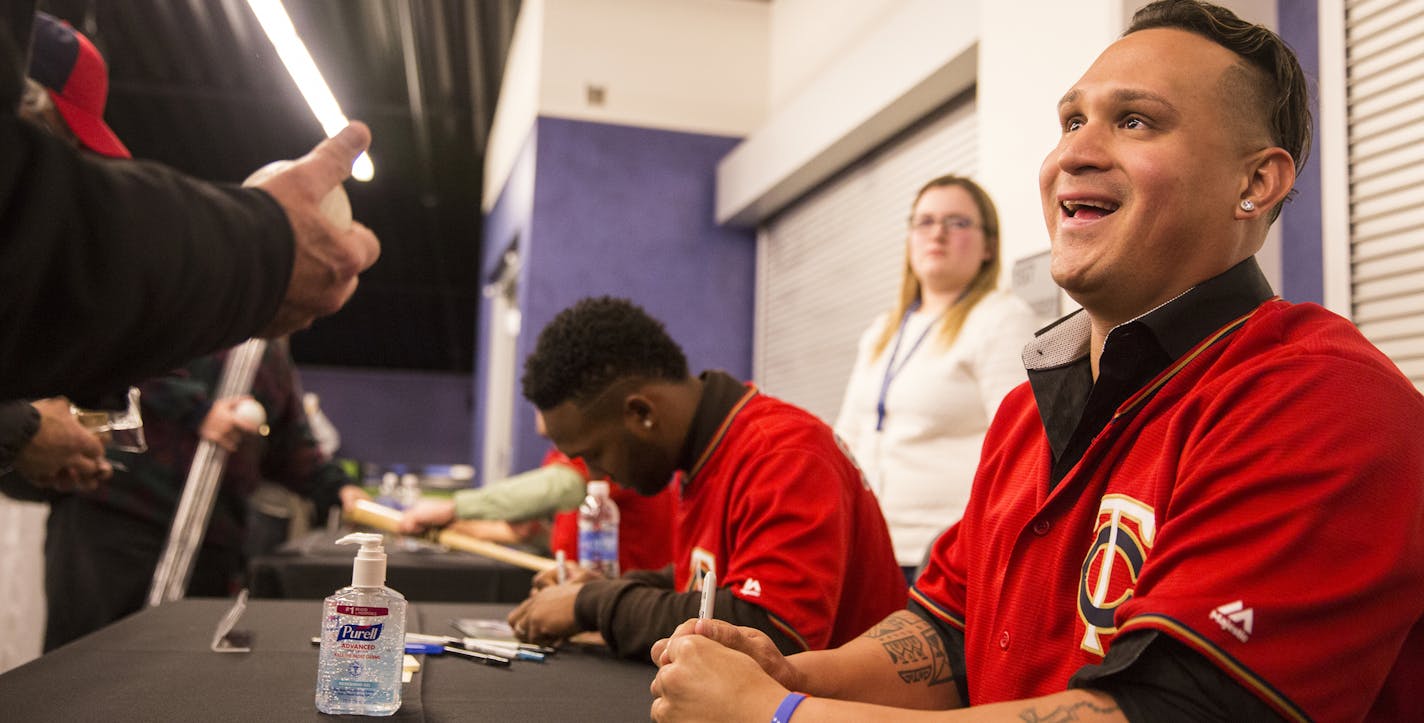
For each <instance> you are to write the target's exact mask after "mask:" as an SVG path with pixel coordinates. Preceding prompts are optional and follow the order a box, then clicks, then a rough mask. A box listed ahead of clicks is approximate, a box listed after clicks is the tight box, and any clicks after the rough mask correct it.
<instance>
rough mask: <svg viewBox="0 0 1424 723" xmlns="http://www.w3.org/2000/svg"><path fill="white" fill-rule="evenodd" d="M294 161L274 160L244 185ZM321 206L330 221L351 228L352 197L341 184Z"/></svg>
mask: <svg viewBox="0 0 1424 723" xmlns="http://www.w3.org/2000/svg"><path fill="white" fill-rule="evenodd" d="M292 163H293V161H287V160H282V161H272V162H271V163H268V164H267V165H265V166H263V167H261V168H259V169H257V170H256V171H255V172H253V174H252V175H250V176H248V177H247V180H245V181H243V182H242V185H244V186H255V185H257V184H259V183H261V182H262V181H264V180H266V179H268V178H270V177H272V176H273V175H275V174H277V173H280V172H281V171H282V169H284V168H286V167H287V166H290V165H292ZM320 208H321V212H322V214H323V215H324V216H326V218H327V220H328V221H331V223H332V225H334V226H336V227H337V228H339V229H341V230H342V231H345V230H346V229H348V228H351V199H349V198H347V197H346V189H345V188H343V187H342V186H341V184H339V183H338V184H336V187H335V188H333V189H331V192H330V193H328V194H326V196H325V197H324V198H322V199H321V206H320Z"/></svg>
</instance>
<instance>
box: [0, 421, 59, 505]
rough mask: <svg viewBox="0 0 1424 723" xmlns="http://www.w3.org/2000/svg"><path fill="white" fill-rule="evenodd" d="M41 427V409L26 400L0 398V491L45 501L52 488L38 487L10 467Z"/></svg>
mask: <svg viewBox="0 0 1424 723" xmlns="http://www.w3.org/2000/svg"><path fill="white" fill-rule="evenodd" d="M39 428H40V413H39V411H38V410H36V409H35V408H34V406H33V405H31V404H30V403H29V402H27V401H25V400H23V399H16V400H14V401H9V402H0V494H3V495H5V496H6V497H9V498H10V499H13V500H19V501H21V502H48V501H49V500H50V499H52V498H53V497H54V496H55V494H54V492H52V491H50V490H47V489H41V488H40V487H37V486H35V485H33V484H30V481H29V480H27V479H25V477H24V475H21V474H20V473H19V472H15V471H13V469H12V468H13V467H14V465H15V458H16V457H18V456H19V454H20V450H22V449H24V447H25V445H26V444H29V442H30V439H32V438H33V437H34V436H35V432H37V431H39Z"/></svg>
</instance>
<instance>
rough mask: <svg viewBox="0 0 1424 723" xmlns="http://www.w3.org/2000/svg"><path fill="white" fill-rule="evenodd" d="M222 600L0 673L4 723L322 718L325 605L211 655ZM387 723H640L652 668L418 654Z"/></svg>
mask: <svg viewBox="0 0 1424 723" xmlns="http://www.w3.org/2000/svg"><path fill="white" fill-rule="evenodd" d="M230 605H231V601H230V600H214V599H202V598H193V599H187V600H180V601H178V602H174V603H168V604H165V605H163V606H160V607H157V608H151V609H148V610H145V611H143V612H141V613H138V614H136V615H134V616H131V617H129V618H126V619H124V620H121V621H119V622H118V623H116V624H114V625H111V626H109V627H107V628H104V629H103V630H100V631H98V632H96V633H94V634H92V635H89V636H87V637H84V638H81V639H79V640H77V641H75V642H73V643H71V644H69V645H66V646H64V647H62V648H59V649H58V650H55V651H53V652H51V653H49V654H47V655H45V656H43V657H41V658H38V659H36V660H34V661H31V662H30V663H28V664H26V665H23V666H21V667H19V668H15V669H14V670H11V671H9V672H7V673H5V674H3V675H0V719H3V720H6V721H91V720H92V721H199V720H201V721H259V720H261V721H323V720H333V719H343V720H345V719H349V720H370V719H368V718H361V717H358V716H328V715H324V714H322V713H319V712H317V710H316V705H315V692H316V665H317V648H316V647H315V646H313V645H311V643H310V639H311V637H312V636H314V635H317V634H319V633H320V625H321V603H320V602H319V601H312V600H300V601H298V600H253V601H251V602H249V603H248V608H247V612H246V613H245V614H244V615H243V617H242V619H241V620H240V621H239V622H238V624H237V629H238V630H246V631H250V632H251V633H252V644H251V647H252V652H250V653H214V652H212V651H211V650H209V644H210V643H211V642H212V636H213V631H214V629H215V628H216V627H217V624H218V621H219V620H221V619H222V617H223V615H224V614H225V613H226V612H227V610H228V608H229V607H230ZM509 610H510V607H509V606H508V605H456V604H448V603H423V604H416V605H412V606H411V609H410V613H409V622H408V624H407V630H409V631H410V632H426V633H432V634H448V631H450V628H449V625H448V621H449V620H450V619H451V618H456V617H473V618H503V617H504V615H505V614H506V613H507V612H508V611H509ZM420 658H421V661H422V666H423V667H422V668H421V671H420V672H419V673H416V674H415V677H414V679H413V680H412V681H411V682H410V683H407V684H405V686H404V687H403V688H402V693H401V695H402V704H401V708H400V710H399V711H397V712H396V714H395V715H394V716H391V717H390V718H389V719H388V720H394V721H453V720H466V721H474V720H479V721H579V722H580V723H596V722H597V721H636V720H646V719H647V717H648V706H649V704H650V703H651V702H652V701H651V698H650V696H649V693H648V685H649V684H650V683H651V682H652V679H653V674H654V672H655V671H654V668H653V667H652V666H651V665H644V664H639V663H630V662H626V661H621V660H616V659H613V658H610V657H609V656H608V655H607V653H606V652H604V651H602V650H599V649H579V648H572V649H566V650H563V651H561V652H559V653H558V654H557V655H553V656H550V657H549V659H548V660H547V662H544V663H529V662H515V663H514V664H513V665H512V666H511V667H509V668H494V667H489V666H485V665H480V664H477V663H471V662H469V661H467V660H465V659H462V658H456V657H453V656H433V655H429V656H420Z"/></svg>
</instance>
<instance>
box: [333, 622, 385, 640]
mask: <svg viewBox="0 0 1424 723" xmlns="http://www.w3.org/2000/svg"><path fill="white" fill-rule="evenodd" d="M384 625H385V623H376V624H375V625H342V626H341V629H340V630H338V631H337V632H336V642H338V643H339V642H341V641H343V640H363V641H366V642H368V643H369V642H375V641H376V640H378V639H380V637H381V627H382V626H384Z"/></svg>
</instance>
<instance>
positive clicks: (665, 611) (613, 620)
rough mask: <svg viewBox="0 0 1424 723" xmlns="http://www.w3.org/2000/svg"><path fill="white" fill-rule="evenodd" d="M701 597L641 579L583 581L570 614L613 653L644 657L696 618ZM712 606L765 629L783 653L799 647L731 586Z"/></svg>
mask: <svg viewBox="0 0 1424 723" xmlns="http://www.w3.org/2000/svg"><path fill="white" fill-rule="evenodd" d="M669 581H670V580H669ZM701 602H702V593H700V592H674V591H673V590H672V589H671V588H668V587H655V586H653V585H651V584H649V583H648V582H644V581H643V579H631V578H626V577H624V578H619V579H617V580H599V581H596V582H590V583H586V584H585V585H584V586H583V589H582V590H580V591H579V595H578V600H577V601H576V602H575V604H574V615H575V618H576V619H577V620H578V624H579V627H581V628H583V629H584V630H597V631H598V632H599V633H600V634H602V635H603V639H604V641H605V642H607V643H608V647H609V648H610V649H611V650H612V651H613V653H614V655H618V656H620V657H623V658H629V659H632V660H644V661H646V660H648V655H649V653H650V651H651V650H652V647H653V643H656V642H657V641H658V640H659V639H661V638H665V637H667V636H669V635H672V631H673V630H675V629H676V628H677V626H678V625H681V624H682V623H683V621H685V620H687V619H689V618H695V617H697V609H698V607H699V606H700V605H701ZM715 607H716V615H715V617H716V618H717V619H718V620H726V621H727V622H729V623H732V624H733V625H744V626H746V627H752V628H756V629H758V630H760V631H762V632H764V633H766V634H767V635H768V636H770V637H771V639H772V642H774V643H776V647H777V648H778V649H780V650H781V652H782V653H785V654H788V655H789V654H791V653H799V652H801V650H802V648H801V647H800V645H798V644H797V643H796V641H795V640H794V639H792V638H791V637H789V636H787V635H786V634H785V633H783V632H781V629H780V628H778V627H777V626H776V625H773V624H772V620H771V616H770V615H769V614H768V613H767V612H766V610H763V609H762V608H760V607H758V606H756V605H753V604H751V603H749V602H746V601H745V600H742V599H741V598H739V597H737V596H736V595H733V594H732V591H731V590H730V589H728V588H719V589H718V590H717V594H716V603H715Z"/></svg>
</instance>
